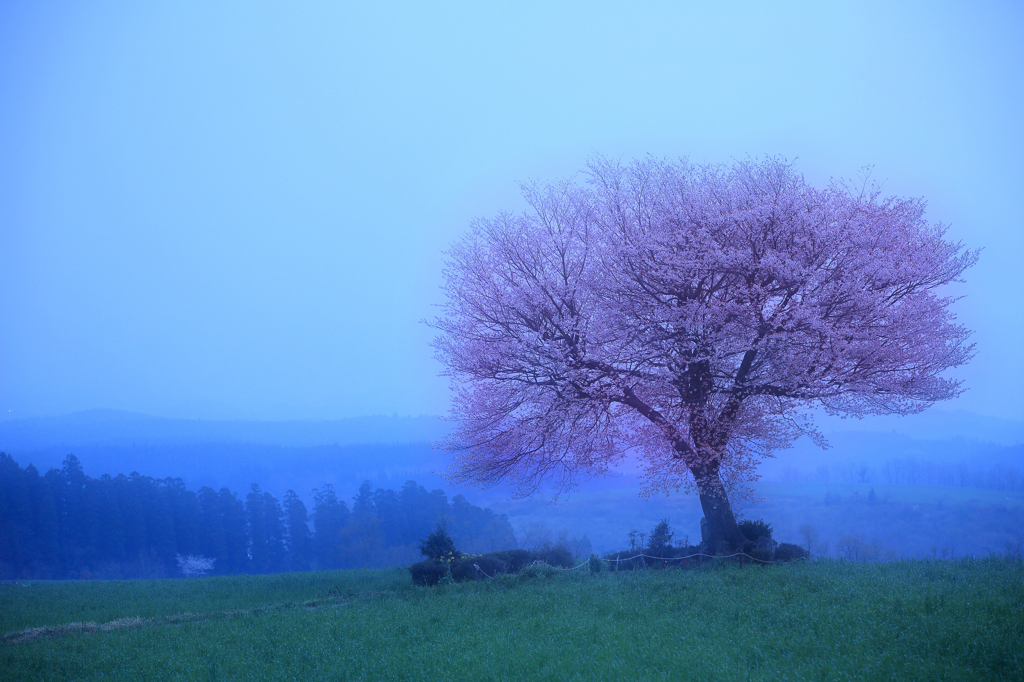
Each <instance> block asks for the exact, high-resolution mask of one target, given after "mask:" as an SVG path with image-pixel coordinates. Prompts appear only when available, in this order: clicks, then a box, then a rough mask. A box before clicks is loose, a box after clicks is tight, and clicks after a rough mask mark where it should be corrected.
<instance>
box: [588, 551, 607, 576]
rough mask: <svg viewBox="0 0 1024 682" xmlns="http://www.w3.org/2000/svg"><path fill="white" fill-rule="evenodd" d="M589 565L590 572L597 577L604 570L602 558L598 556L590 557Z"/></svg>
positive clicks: (592, 555)
mask: <svg viewBox="0 0 1024 682" xmlns="http://www.w3.org/2000/svg"><path fill="white" fill-rule="evenodd" d="M589 563H590V572H591V573H593V574H595V575H597V574H598V573H600V572H601V571H602V570H603V569H604V562H603V561H601V557H599V556H597V555H596V554H591V555H590V559H589Z"/></svg>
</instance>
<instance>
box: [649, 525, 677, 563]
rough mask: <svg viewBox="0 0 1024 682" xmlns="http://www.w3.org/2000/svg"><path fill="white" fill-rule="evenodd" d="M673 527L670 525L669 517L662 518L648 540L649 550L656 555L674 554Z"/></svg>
mask: <svg viewBox="0 0 1024 682" xmlns="http://www.w3.org/2000/svg"><path fill="white" fill-rule="evenodd" d="M675 535H676V534H675V533H674V532H672V527H671V526H669V525H668V519H662V520H661V521H659V522H658V525H656V526H655V527H654V529H653V530H652V531H651V537H650V539H649V540H648V541H647V551H648V552H649V553H650V554H651V555H653V556H656V557H671V556H672V550H673V547H672V538H674V537H675Z"/></svg>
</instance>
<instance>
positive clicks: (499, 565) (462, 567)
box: [452, 554, 508, 583]
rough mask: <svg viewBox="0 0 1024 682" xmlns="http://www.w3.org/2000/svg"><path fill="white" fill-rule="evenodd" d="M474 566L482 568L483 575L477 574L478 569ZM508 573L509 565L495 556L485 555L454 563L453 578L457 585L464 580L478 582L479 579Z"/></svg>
mask: <svg viewBox="0 0 1024 682" xmlns="http://www.w3.org/2000/svg"><path fill="white" fill-rule="evenodd" d="M473 564H476V565H477V566H479V567H480V570H481V571H483V575H478V574H477V572H476V567H475V566H474V565H473ZM506 572H508V564H506V563H505V562H504V561H502V560H501V559H499V558H497V557H495V556H494V555H493V554H483V555H481V556H477V557H472V558H462V559H459V560H458V561H453V562H452V578H454V579H455V582H457V583H461V582H462V581H464V580H476V579H477V578H485V577H490V578H493V577H494V576H496V575H498V574H499V573H506Z"/></svg>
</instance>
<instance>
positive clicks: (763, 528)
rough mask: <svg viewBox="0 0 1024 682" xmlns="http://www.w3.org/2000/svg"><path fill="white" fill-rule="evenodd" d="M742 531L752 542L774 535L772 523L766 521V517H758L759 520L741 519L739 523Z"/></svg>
mask: <svg viewBox="0 0 1024 682" xmlns="http://www.w3.org/2000/svg"><path fill="white" fill-rule="evenodd" d="M737 525H739V527H740V532H741V533H743V535H744V537H746V538H747V539H748V540H750V541H751V542H757V541H758V540H759V539H760V538H762V537H767V538H768V539H769V540H770V539H771V537H772V527H771V524H768V523H765V522H764V519H758V520H757V521H740V522H739V524H737Z"/></svg>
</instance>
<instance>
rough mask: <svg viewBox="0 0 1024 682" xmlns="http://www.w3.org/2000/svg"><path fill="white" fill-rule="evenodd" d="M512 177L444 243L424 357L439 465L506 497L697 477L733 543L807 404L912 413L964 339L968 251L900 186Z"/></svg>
mask: <svg viewBox="0 0 1024 682" xmlns="http://www.w3.org/2000/svg"><path fill="white" fill-rule="evenodd" d="M585 178H586V179H587V182H586V183H583V184H581V183H578V182H575V181H564V182H558V183H552V184H546V185H532V186H526V187H524V195H525V198H526V199H527V201H528V204H529V206H530V210H528V211H527V212H525V213H524V214H522V215H512V214H500V215H498V216H497V217H495V218H493V219H484V220H478V221H476V222H475V223H474V224H473V225H472V229H471V231H470V232H469V233H468V234H467V235H466V236H465V237H464V238H463V239H462V240H461V241H459V242H458V243H456V244H455V245H454V246H453V247H452V248H451V249H450V251H449V252H448V260H447V263H446V270H445V274H446V285H445V292H446V294H447V301H446V303H445V304H444V314H443V315H442V316H441V317H440V318H438V319H437V320H436V321H435V322H434V325H435V326H436V328H437V329H438V330H439V331H440V335H439V337H438V338H437V339H436V341H435V348H436V350H437V356H438V358H439V359H440V360H441V362H442V363H443V364H444V365H445V366H446V368H447V369H446V371H447V374H448V375H449V376H450V377H451V379H452V383H453V390H454V396H455V398H454V402H453V408H452V416H453V418H454V420H455V422H456V424H457V427H456V429H455V431H454V433H453V435H452V436H451V438H450V439H449V440H448V441H447V442H446V443H445V447H446V448H447V449H448V450H450V451H451V452H452V453H453V455H454V464H453V468H452V474H453V476H454V477H455V478H456V479H458V480H463V481H472V482H476V483H478V484H485V485H486V484H492V483H495V482H497V481H499V480H507V481H510V482H511V483H512V484H513V485H515V486H516V489H517V492H518V493H520V494H523V495H527V494H531V493H532V492H535V491H536V489H537V488H538V486H539V485H540V484H541V482H542V481H543V480H545V479H547V480H549V481H550V482H552V483H553V484H554V486H555V487H556V488H557V489H558V490H567V489H570V488H572V487H574V486H575V485H576V484H577V483H578V482H579V480H580V479H581V477H590V476H594V475H601V474H604V473H607V472H608V471H609V469H610V468H611V467H613V466H614V465H615V464H617V463H618V462H619V461H620V460H621V459H622V458H623V457H625V456H626V454H627V452H630V451H632V452H635V453H637V454H638V456H639V457H640V458H641V459H642V461H643V462H644V466H645V492H647V493H650V492H655V491H659V492H669V491H672V490H685V491H691V490H696V492H697V494H698V495H699V497H700V501H701V505H702V508H703V511H704V515H705V517H706V519H707V522H708V531H709V534H710V545H711V548H712V549H715V550H725V549H733V548H737V547H743V546H744V545H745V539H744V538H743V536H742V534H741V533H740V531H739V530H738V528H737V525H736V520H735V517H734V514H733V511H732V506H731V502H730V494H731V495H732V496H733V497H735V496H737V495H739V494H742V493H743V491H744V488H743V486H742V484H743V482H744V481H750V480H753V479H755V478H756V472H755V467H756V465H757V463H758V462H759V461H760V460H761V459H762V458H763V457H766V456H771V454H772V452H773V451H774V450H777V449H779V448H783V447H786V446H787V445H788V444H789V443H791V442H792V441H793V440H794V439H795V438H797V437H798V436H800V435H803V434H806V435H810V436H811V437H812V438H815V439H816V440H817V441H818V442H819V443H821V444H824V443H823V441H822V440H821V438H820V436H819V435H818V434H817V432H816V431H815V430H814V428H813V423H812V422H811V419H810V418H809V416H808V415H809V414H810V413H811V411H812V409H813V408H815V407H817V406H821V407H823V408H824V410H826V411H827V412H828V413H830V414H844V415H854V416H858V417H859V416H863V415H866V414H872V413H874V414H909V413H913V412H918V411H920V410H923V409H925V408H926V407H928V406H929V405H931V404H932V403H934V402H935V401H937V400H944V399H948V398H952V397H954V396H956V395H957V394H958V393H959V392H960V390H961V389H960V383H959V382H958V381H956V380H953V379H950V378H948V377H946V376H944V375H943V373H944V372H946V370H948V369H950V368H953V367H956V366H958V365H961V364H963V363H965V362H967V361H968V360H969V359H970V357H971V356H972V354H973V346H972V345H971V344H970V343H969V341H968V337H969V331H968V330H966V329H965V328H964V327H963V326H961V325H958V324H957V323H956V321H955V318H954V316H953V314H952V312H951V311H950V304H951V303H952V302H953V300H954V299H953V298H951V297H950V296H949V295H948V294H946V293H943V291H942V288H943V287H944V286H945V285H947V284H950V283H952V282H958V281H960V279H959V278H960V276H961V274H962V273H963V272H964V270H965V269H966V268H968V267H970V266H971V265H972V264H973V263H974V262H975V261H976V259H977V252H975V251H970V250H966V249H965V248H964V247H963V245H962V244H959V243H952V242H949V241H946V240H945V239H944V233H945V228H944V227H943V226H942V225H934V224H929V223H928V222H926V220H925V219H924V210H925V205H924V202H923V201H920V200H915V199H899V198H884V197H882V196H881V195H880V193H879V192H878V191H877V190H875V189H871V188H869V187H867V186H866V184H865V186H862V187H851V186H849V185H847V184H844V183H838V182H833V183H832V184H830V185H829V186H828V187H826V188H825V189H816V188H814V187H811V186H809V185H808V184H807V183H806V182H805V181H804V179H803V177H802V176H800V175H799V174H797V173H796V172H795V171H794V170H793V168H792V166H791V165H789V164H787V163H785V162H783V161H781V160H778V159H765V160H761V161H744V162H738V163H735V164H733V165H732V166H730V167H720V166H695V165H690V164H688V163H686V162H679V163H671V162H667V161H660V160H654V159H647V160H643V161H637V162H634V163H632V164H631V165H628V166H623V165H620V164H617V163H613V162H609V161H607V160H604V159H596V160H595V161H593V162H592V163H591V164H590V165H589V166H588V169H587V171H586V173H585Z"/></svg>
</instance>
